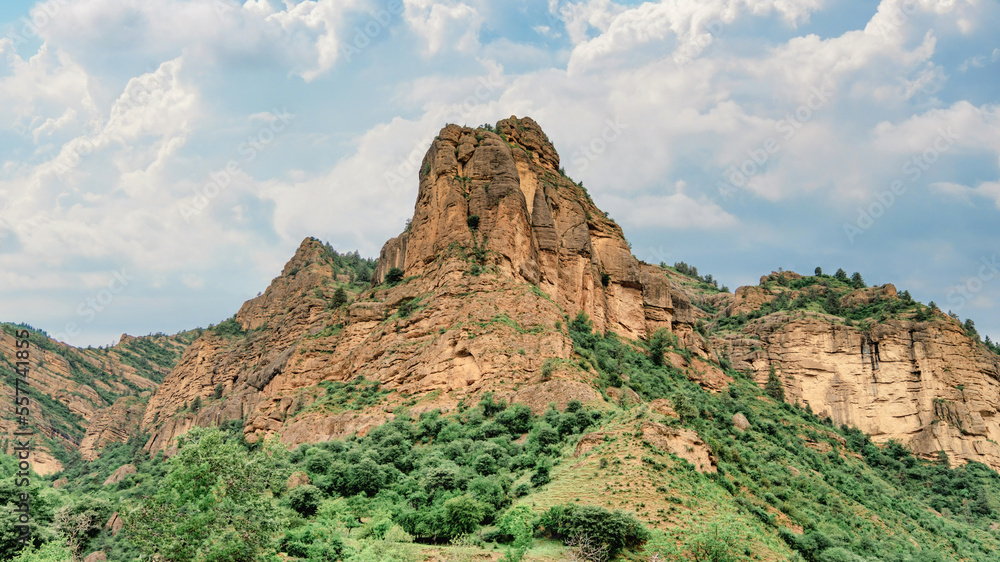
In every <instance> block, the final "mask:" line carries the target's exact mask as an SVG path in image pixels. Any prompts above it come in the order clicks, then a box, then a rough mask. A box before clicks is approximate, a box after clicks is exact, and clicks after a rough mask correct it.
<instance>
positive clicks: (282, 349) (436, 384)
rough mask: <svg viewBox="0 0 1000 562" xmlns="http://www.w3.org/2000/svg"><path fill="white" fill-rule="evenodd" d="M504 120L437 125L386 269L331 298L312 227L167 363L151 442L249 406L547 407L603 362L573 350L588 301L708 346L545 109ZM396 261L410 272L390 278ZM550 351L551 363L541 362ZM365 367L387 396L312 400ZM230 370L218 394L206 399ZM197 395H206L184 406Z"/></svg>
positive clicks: (255, 428) (310, 418)
mask: <svg viewBox="0 0 1000 562" xmlns="http://www.w3.org/2000/svg"><path fill="white" fill-rule="evenodd" d="M495 131H496V132H491V131H487V130H484V129H470V128H462V127H458V126H456V125H448V126H446V127H445V128H444V129H442V130H441V132H440V134H439V135H438V136H437V138H435V140H434V141H433V142H432V144H431V147H430V149H429V150H428V151H427V154H426V156H425V157H424V160H423V164H422V166H421V170H420V173H419V181H420V187H419V190H418V196H417V201H416V205H415V207H414V212H413V218H412V219H411V221H410V225H409V228H408V230H407V232H404V233H403V234H401V235H399V236H397V237H396V238H393V239H392V240H389V241H388V242H387V243H386V244H385V246H384V247H383V248H382V251H381V253H380V257H379V265H378V268H377V269H376V271H375V276H374V283H375V285H374V286H373V287H372V289H371V290H370V291H368V292H367V293H365V294H364V295H362V296H361V297H360V298H359V299H357V301H356V302H353V303H351V304H349V305H348V306H346V307H343V308H341V309H337V310H331V309H330V308H329V306H328V303H329V300H330V295H331V294H332V292H333V291H334V286H333V284H332V282H333V280H334V276H333V273H332V270H331V269H330V267H329V265H328V264H326V262H325V261H324V258H323V247H322V244H320V243H319V242H318V241H316V240H312V239H307V240H306V241H304V242H303V243H302V245H301V246H300V247H299V250H298V252H297V253H296V255H295V256H294V257H293V258H292V260H291V261H289V263H288V265H286V266H285V269H284V271H283V272H282V275H281V276H279V277H277V278H275V280H274V281H273V282H272V283H271V286H270V287H268V289H267V290H266V291H265V292H264V294H263V295H261V296H259V297H257V298H255V299H252V300H250V301H247V303H246V304H244V305H243V307H242V308H241V309H240V312H239V314H237V317H236V318H237V321H238V322H239V323H240V325H241V326H243V328H244V329H246V330H248V333H247V335H246V336H245V337H241V338H236V339H232V338H230V339H226V338H220V337H218V336H215V335H211V334H207V335H206V336H205V337H203V338H202V339H201V340H199V341H197V342H195V343H194V344H193V345H192V346H191V348H190V349H189V350H188V353H187V354H186V355H185V356H184V357H183V358H182V360H181V362H180V363H179V364H178V366H177V368H176V369H175V370H174V372H173V373H171V374H170V376H168V377H167V379H166V380H165V381H164V383H163V385H162V386H161V388H160V389H159V390H158V391H157V393H156V395H154V396H153V397H152V399H151V400H150V405H149V407H148V408H147V410H146V413H145V415H144V418H143V428H144V429H145V430H147V431H151V432H152V434H153V436H152V438H151V439H150V441H149V443H148V444H147V450H149V451H156V450H160V449H165V448H167V447H169V446H170V442H171V440H172V439H173V437H175V436H177V435H180V434H183V433H184V432H186V431H187V430H188V429H189V428H190V427H192V426H193V425H214V424H219V423H223V422H225V421H226V420H237V419H246V420H247V421H246V423H245V426H244V431H245V433H246V434H247V437H248V438H249V439H255V438H257V437H258V436H267V435H271V434H274V433H280V435H281V437H282V439H283V440H284V441H286V442H289V443H300V442H307V441H322V440H327V439H331V438H334V437H338V436H342V435H346V434H350V433H354V432H364V431H367V429H368V428H370V427H372V426H373V425H377V424H379V423H382V422H384V421H385V420H386V419H388V418H389V417H391V410H392V409H393V407H394V406H393V404H398V403H402V402H405V401H407V400H409V401H411V405H412V401H414V400H415V401H416V402H417V403H416V405H412V407H411V411H417V412H419V411H422V410H428V409H432V408H441V409H444V410H447V409H450V408H451V407H453V406H454V405H455V404H456V403H457V402H458V401H459V400H462V399H463V398H470V397H474V396H477V395H479V394H480V393H482V392H485V391H492V392H494V393H496V394H497V395H498V396H500V397H506V398H508V399H510V400H516V401H519V402H523V403H526V404H528V405H530V406H531V407H532V408H534V409H536V410H543V409H544V408H545V407H546V406H547V404H548V402H550V401H554V402H556V403H561V404H564V403H565V402H567V401H569V400H571V399H580V400H584V401H588V400H589V401H599V400H601V398H600V395H599V394H598V393H597V392H596V391H595V390H594V388H593V386H592V385H591V381H592V380H593V378H594V377H596V373H594V372H592V371H584V370H583V369H582V368H580V367H579V366H578V365H577V364H576V363H575V362H573V361H572V354H573V345H572V341H571V340H570V339H569V337H568V332H567V322H566V318H567V317H569V318H572V317H573V316H575V315H576V313H577V312H578V311H581V310H582V311H584V312H586V313H587V314H588V315H589V316H590V317H591V318H592V319H593V321H594V324H595V326H596V327H597V328H598V329H599V330H602V331H606V330H613V331H615V332H618V333H619V334H622V335H624V336H626V337H630V338H640V337H646V335H647V334H649V333H652V332H653V331H655V330H656V329H659V328H668V329H673V330H674V331H675V332H676V333H678V334H679V335H680V336H681V338H682V340H684V341H686V342H687V343H688V344H689V345H692V346H693V347H696V348H698V347H702V346H699V345H697V344H698V343H699V342H700V340H699V339H698V338H697V336H696V335H695V334H694V330H693V329H692V326H691V324H692V323H693V322H694V319H695V314H694V313H693V312H692V307H691V306H690V304H689V303H688V302H687V298H686V297H685V296H684V295H683V294H681V293H680V292H678V291H677V290H676V288H675V287H674V286H673V285H672V284H671V283H670V281H668V279H667V277H666V275H665V274H664V273H663V272H662V271H661V270H660V269H659V268H657V267H653V266H649V265H645V264H641V263H640V262H639V261H638V260H636V259H635V258H634V257H633V256H632V255H631V252H630V251H629V249H628V244H627V242H626V241H625V239H624V237H623V235H622V232H621V229H620V228H619V227H618V226H617V225H616V224H615V223H614V222H613V221H611V220H610V219H608V218H606V216H605V214H604V213H603V212H602V211H600V210H599V209H598V208H597V207H596V206H595V205H594V203H593V201H591V200H590V198H589V196H588V195H587V194H586V192H585V191H584V190H583V188H582V187H579V186H577V185H576V184H574V183H573V182H572V181H571V180H570V179H569V178H566V177H565V176H563V175H562V173H561V172H560V171H559V155H558V154H557V153H556V151H555V149H554V148H553V147H552V144H551V143H550V142H549V140H548V138H547V137H546V136H545V133H544V132H542V130H541V128H540V127H539V126H538V124H537V123H535V122H534V121H532V120H531V119H528V118H524V119H516V118H511V119H506V120H503V121H500V122H499V123H498V124H497V126H496V128H495ZM470 217H476V218H475V219H470ZM394 267H396V268H400V269H402V270H403V271H404V272H405V276H406V281H405V282H403V283H400V284H398V285H396V286H393V287H387V286H385V285H382V284H381V283H382V282H383V281H384V279H385V275H386V273H387V272H388V271H389V270H390V269H391V268H394ZM675 309H676V310H678V311H679V315H680V318H678V317H676V316H675ZM336 325H342V328H340V329H337V330H331V327H333V326H336ZM547 359H551V360H557V361H556V362H555V363H554V364H553V365H554V367H552V368H551V369H548V370H547V371H546V373H545V374H543V369H542V366H543V364H544V363H545V362H546V360H547ZM558 360H562V361H561V362H560V361H558ZM358 377H365V378H366V379H368V380H374V381H379V382H380V383H382V385H383V388H385V389H389V390H391V391H394V392H393V393H392V394H391V395H390V396H389V397H388V398H387V401H388V403H387V404H383V405H380V406H379V407H377V408H371V409H367V410H365V411H363V412H357V411H346V412H332V411H323V410H322V409H320V408H318V406H313V407H310V406H312V405H313V404H314V403H315V402H316V401H317V400H318V398H320V397H321V396H322V395H323V394H324V391H323V390H322V388H321V387H318V386H317V385H318V383H320V382H322V381H347V380H352V379H355V378H358ZM220 384H221V385H222V387H223V389H224V397H223V398H222V399H219V400H213V399H210V398H209V397H210V395H211V394H212V392H213V389H214V388H215V387H216V386H217V385H220ZM196 396H200V397H201V399H202V400H201V404H202V406H201V408H200V410H199V411H197V412H190V411H187V409H186V407H187V405H189V404H190V403H191V402H192V401H193V400H194V398H195V397H196Z"/></svg>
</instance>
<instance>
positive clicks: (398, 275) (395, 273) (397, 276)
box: [385, 267, 404, 285]
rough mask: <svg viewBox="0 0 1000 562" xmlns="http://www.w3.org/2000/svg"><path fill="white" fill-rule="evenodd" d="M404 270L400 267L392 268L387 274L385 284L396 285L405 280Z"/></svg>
mask: <svg viewBox="0 0 1000 562" xmlns="http://www.w3.org/2000/svg"><path fill="white" fill-rule="evenodd" d="M403 275H404V273H403V270H402V269H400V268H398V267H393V268H390V269H389V271H387V272H385V284H386V285H395V284H397V283H399V282H400V281H402V280H403Z"/></svg>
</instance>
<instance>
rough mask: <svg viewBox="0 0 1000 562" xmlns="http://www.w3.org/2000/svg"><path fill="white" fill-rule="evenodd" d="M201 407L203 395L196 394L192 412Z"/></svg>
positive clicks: (192, 402)
mask: <svg viewBox="0 0 1000 562" xmlns="http://www.w3.org/2000/svg"><path fill="white" fill-rule="evenodd" d="M200 409H201V396H195V397H194V400H192V401H191V412H192V413H196V412H197V411H198V410H200Z"/></svg>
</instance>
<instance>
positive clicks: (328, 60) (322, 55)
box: [35, 0, 370, 81]
mask: <svg viewBox="0 0 1000 562" xmlns="http://www.w3.org/2000/svg"><path fill="white" fill-rule="evenodd" d="M367 8H370V1H369V0H305V1H301V2H295V3H292V2H286V3H285V9H284V10H281V11H276V10H274V9H273V7H272V6H271V5H270V3H268V2H266V1H264V0H260V1H256V2H254V1H251V2H247V3H245V4H243V5H240V4H238V3H233V2H231V1H229V0H195V1H189V2H178V1H176V0H142V1H140V0H92V1H90V2H73V3H68V4H66V5H65V6H63V7H61V8H60V9H59V10H58V11H57V12H56V13H55V15H54V16H53V17H51V19H50V21H49V22H48V23H47V25H45V26H44V27H42V28H40V34H41V36H42V37H43V39H45V40H46V41H47V42H49V43H52V44H56V45H60V46H65V47H66V48H71V49H74V50H78V51H82V52H103V51H105V50H107V49H112V50H116V51H119V52H121V53H125V54H126V55H127V56H132V57H140V58H142V59H144V60H148V59H150V58H151V59H154V60H166V59H173V58H176V57H177V56H179V55H181V54H184V53H187V54H188V55H190V56H189V59H190V60H192V61H197V62H199V63H215V64H224V63H226V62H227V61H233V60H248V59H250V60H254V61H255V62H256V63H257V64H267V63H278V64H282V65H287V66H288V67H290V68H291V70H292V72H293V73H295V74H298V75H299V76H301V77H302V78H303V79H305V80H306V81H311V80H313V79H315V78H317V77H318V76H320V75H322V74H325V73H327V72H328V71H329V70H330V69H332V68H333V67H334V65H335V63H336V62H337V60H338V58H339V57H340V53H341V51H342V43H343V41H342V37H341V33H342V32H344V31H346V30H345V29H344V28H345V27H346V23H347V19H348V17H349V16H350V15H352V14H355V13H358V12H362V11H363V10H365V9H367ZM41 9H42V8H40V7H36V8H35V12H38V11H39V10H41Z"/></svg>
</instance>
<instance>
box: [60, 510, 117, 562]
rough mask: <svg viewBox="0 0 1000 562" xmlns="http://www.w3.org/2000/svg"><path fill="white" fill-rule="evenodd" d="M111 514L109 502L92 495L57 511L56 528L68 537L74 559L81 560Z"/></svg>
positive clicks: (67, 542)
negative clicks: (88, 544) (88, 545)
mask: <svg viewBox="0 0 1000 562" xmlns="http://www.w3.org/2000/svg"><path fill="white" fill-rule="evenodd" d="M110 514H111V508H110V506H109V505H108V502H107V501H105V500H103V499H100V498H95V497H92V496H84V497H82V498H81V499H80V500H78V501H76V502H73V503H70V504H67V505H64V506H63V507H61V508H59V510H58V511H57V512H56V518H55V523H56V530H57V531H58V532H59V534H61V535H62V536H63V538H65V539H66V546H68V547H69V551H70V553H71V554H72V555H73V560H80V557H81V554H82V553H83V549H84V548H85V547H86V546H87V543H89V542H90V540H91V539H92V538H94V537H96V536H97V535H98V533H100V532H101V526H102V525H103V524H104V522H105V521H107V519H108V516H109V515H110Z"/></svg>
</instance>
